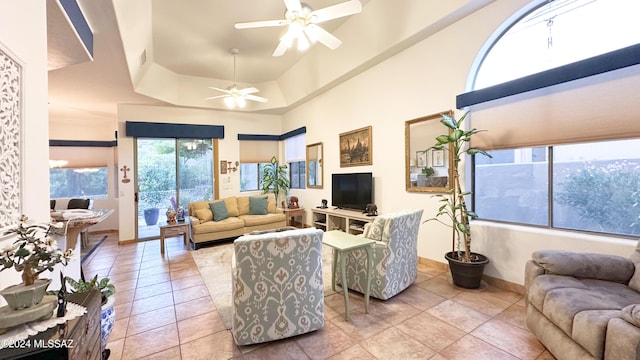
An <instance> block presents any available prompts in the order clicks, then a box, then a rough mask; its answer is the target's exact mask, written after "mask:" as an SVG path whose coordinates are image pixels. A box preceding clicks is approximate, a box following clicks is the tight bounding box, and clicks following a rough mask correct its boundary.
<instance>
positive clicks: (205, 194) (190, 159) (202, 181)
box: [136, 138, 214, 240]
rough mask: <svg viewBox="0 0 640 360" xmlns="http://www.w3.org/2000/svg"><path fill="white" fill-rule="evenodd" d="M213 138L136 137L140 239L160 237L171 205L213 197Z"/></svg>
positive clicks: (137, 228) (176, 205)
mask: <svg viewBox="0 0 640 360" xmlns="http://www.w3.org/2000/svg"><path fill="white" fill-rule="evenodd" d="M212 145H213V144H212V140H211V139H151V138H136V162H137V165H136V169H137V172H136V179H137V186H138V192H137V196H136V200H137V206H136V211H137V216H136V220H137V226H136V231H137V233H136V238H137V239H140V240H146V239H153V238H159V237H160V227H159V226H160V225H161V224H162V223H164V222H166V221H167V218H166V215H165V213H166V212H167V209H168V208H169V207H173V208H176V207H178V206H182V207H183V208H184V209H185V211H186V210H187V204H188V203H189V202H190V201H196V200H209V199H212V198H213V184H214V173H213V159H214V157H213V146H212Z"/></svg>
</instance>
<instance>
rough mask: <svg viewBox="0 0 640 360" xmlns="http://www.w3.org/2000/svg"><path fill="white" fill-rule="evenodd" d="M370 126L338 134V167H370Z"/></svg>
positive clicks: (371, 162) (371, 160) (371, 161)
mask: <svg viewBox="0 0 640 360" xmlns="http://www.w3.org/2000/svg"><path fill="white" fill-rule="evenodd" d="M371 155H372V142H371V126H367V127H364V128H361V129H357V130H353V131H349V132H345V133H342V134H340V167H346V166H359V165H372V164H373V159H372V156H371Z"/></svg>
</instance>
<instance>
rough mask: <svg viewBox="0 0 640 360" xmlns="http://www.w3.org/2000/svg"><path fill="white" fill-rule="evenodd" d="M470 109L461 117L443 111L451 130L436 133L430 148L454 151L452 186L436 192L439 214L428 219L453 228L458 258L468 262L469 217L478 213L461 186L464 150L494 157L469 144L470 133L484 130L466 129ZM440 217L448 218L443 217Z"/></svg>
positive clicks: (469, 257) (469, 248)
mask: <svg viewBox="0 0 640 360" xmlns="http://www.w3.org/2000/svg"><path fill="white" fill-rule="evenodd" d="M468 114H469V113H468V112H467V113H465V114H464V115H463V116H462V117H461V118H460V119H459V120H456V119H455V118H453V117H451V116H449V115H447V114H442V119H441V120H440V123H441V124H443V125H444V126H445V127H447V129H449V133H448V134H443V135H439V136H437V137H436V144H435V145H433V146H432V147H430V148H429V149H434V150H443V149H444V150H447V151H452V152H453V162H454V163H453V179H452V180H453V184H452V185H453V187H452V188H451V190H449V191H447V193H446V194H438V195H434V196H435V197H437V198H439V199H440V200H439V202H440V203H441V204H440V207H439V208H438V212H437V213H436V216H435V217H433V218H430V219H427V220H426V221H437V222H439V223H441V224H443V225H446V226H448V227H450V228H451V237H452V239H451V243H452V244H451V247H452V250H451V251H452V252H456V251H457V252H458V259H459V260H461V261H465V262H470V261H471V228H470V227H469V221H470V219H472V218H475V217H476V214H475V213H473V212H471V211H469V210H468V209H467V203H466V201H465V196H467V195H470V194H471V193H470V192H468V191H463V190H462V184H461V182H460V171H461V169H460V167H461V166H462V158H463V156H464V155H465V154H467V155H476V154H482V155H485V156H488V157H491V155H489V154H488V153H487V152H486V151H484V150H482V149H478V148H473V147H469V146H468V145H469V143H470V141H471V137H472V136H473V135H475V134H477V133H479V132H481V131H482V130H476V129H471V130H464V126H463V122H464V120H465V118H466V117H467V115H468ZM441 218H445V219H447V221H443V220H442V219H441ZM426 221H425V222H426ZM456 249H457V250H456Z"/></svg>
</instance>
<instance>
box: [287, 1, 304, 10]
mask: <svg viewBox="0 0 640 360" xmlns="http://www.w3.org/2000/svg"><path fill="white" fill-rule="evenodd" d="M284 6H286V7H287V10H288V11H289V12H291V13H293V12H301V11H302V5H301V4H300V0H284Z"/></svg>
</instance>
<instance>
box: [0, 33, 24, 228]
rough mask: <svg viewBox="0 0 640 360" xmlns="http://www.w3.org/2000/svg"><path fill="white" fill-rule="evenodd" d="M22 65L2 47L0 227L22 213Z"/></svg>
mask: <svg viewBox="0 0 640 360" xmlns="http://www.w3.org/2000/svg"><path fill="white" fill-rule="evenodd" d="M21 97H22V66H21V65H20V63H18V62H17V61H16V60H15V59H14V58H12V57H11V56H10V55H9V54H8V51H6V50H5V49H4V48H3V47H2V46H0V188H1V191H0V228H2V227H5V226H8V225H10V224H11V223H12V222H14V218H16V217H17V215H18V214H20V210H21V203H20V199H21V194H20V192H21V185H22V181H21V172H22V169H21V153H22V152H21V147H22V99H21Z"/></svg>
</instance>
